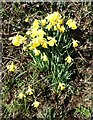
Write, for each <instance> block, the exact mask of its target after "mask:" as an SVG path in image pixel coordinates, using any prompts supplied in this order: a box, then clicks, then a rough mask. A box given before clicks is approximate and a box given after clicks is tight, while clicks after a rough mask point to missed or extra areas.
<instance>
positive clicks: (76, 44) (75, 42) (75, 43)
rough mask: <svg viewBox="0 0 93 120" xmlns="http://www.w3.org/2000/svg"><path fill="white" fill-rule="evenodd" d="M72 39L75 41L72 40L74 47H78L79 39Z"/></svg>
mask: <svg viewBox="0 0 93 120" xmlns="http://www.w3.org/2000/svg"><path fill="white" fill-rule="evenodd" d="M72 40H73V42H72V44H73V47H74V48H76V47H78V41H77V40H74V39H72Z"/></svg>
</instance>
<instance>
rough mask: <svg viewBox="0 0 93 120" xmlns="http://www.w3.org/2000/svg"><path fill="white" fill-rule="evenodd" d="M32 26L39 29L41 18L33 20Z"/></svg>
mask: <svg viewBox="0 0 93 120" xmlns="http://www.w3.org/2000/svg"><path fill="white" fill-rule="evenodd" d="M32 28H33V29H38V28H39V20H37V19H35V21H34V22H33V25H32Z"/></svg>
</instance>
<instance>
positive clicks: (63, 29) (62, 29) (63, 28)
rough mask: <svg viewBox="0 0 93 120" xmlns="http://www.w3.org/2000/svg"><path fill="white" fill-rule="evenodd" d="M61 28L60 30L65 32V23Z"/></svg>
mask: <svg viewBox="0 0 93 120" xmlns="http://www.w3.org/2000/svg"><path fill="white" fill-rule="evenodd" d="M59 30H60V32H62V33H64V31H65V27H64V25H62V26H61V27H60V29H59Z"/></svg>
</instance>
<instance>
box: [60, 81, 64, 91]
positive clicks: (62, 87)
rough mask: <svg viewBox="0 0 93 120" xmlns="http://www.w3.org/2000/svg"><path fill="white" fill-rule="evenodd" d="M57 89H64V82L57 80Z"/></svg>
mask: <svg viewBox="0 0 93 120" xmlns="http://www.w3.org/2000/svg"><path fill="white" fill-rule="evenodd" d="M58 89H61V90H64V89H65V84H64V83H61V82H59V85H58Z"/></svg>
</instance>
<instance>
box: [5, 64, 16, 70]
mask: <svg viewBox="0 0 93 120" xmlns="http://www.w3.org/2000/svg"><path fill="white" fill-rule="evenodd" d="M15 68H16V66H15V65H14V63H13V62H12V63H11V65H8V66H7V69H9V71H10V72H14V71H15Z"/></svg>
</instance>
